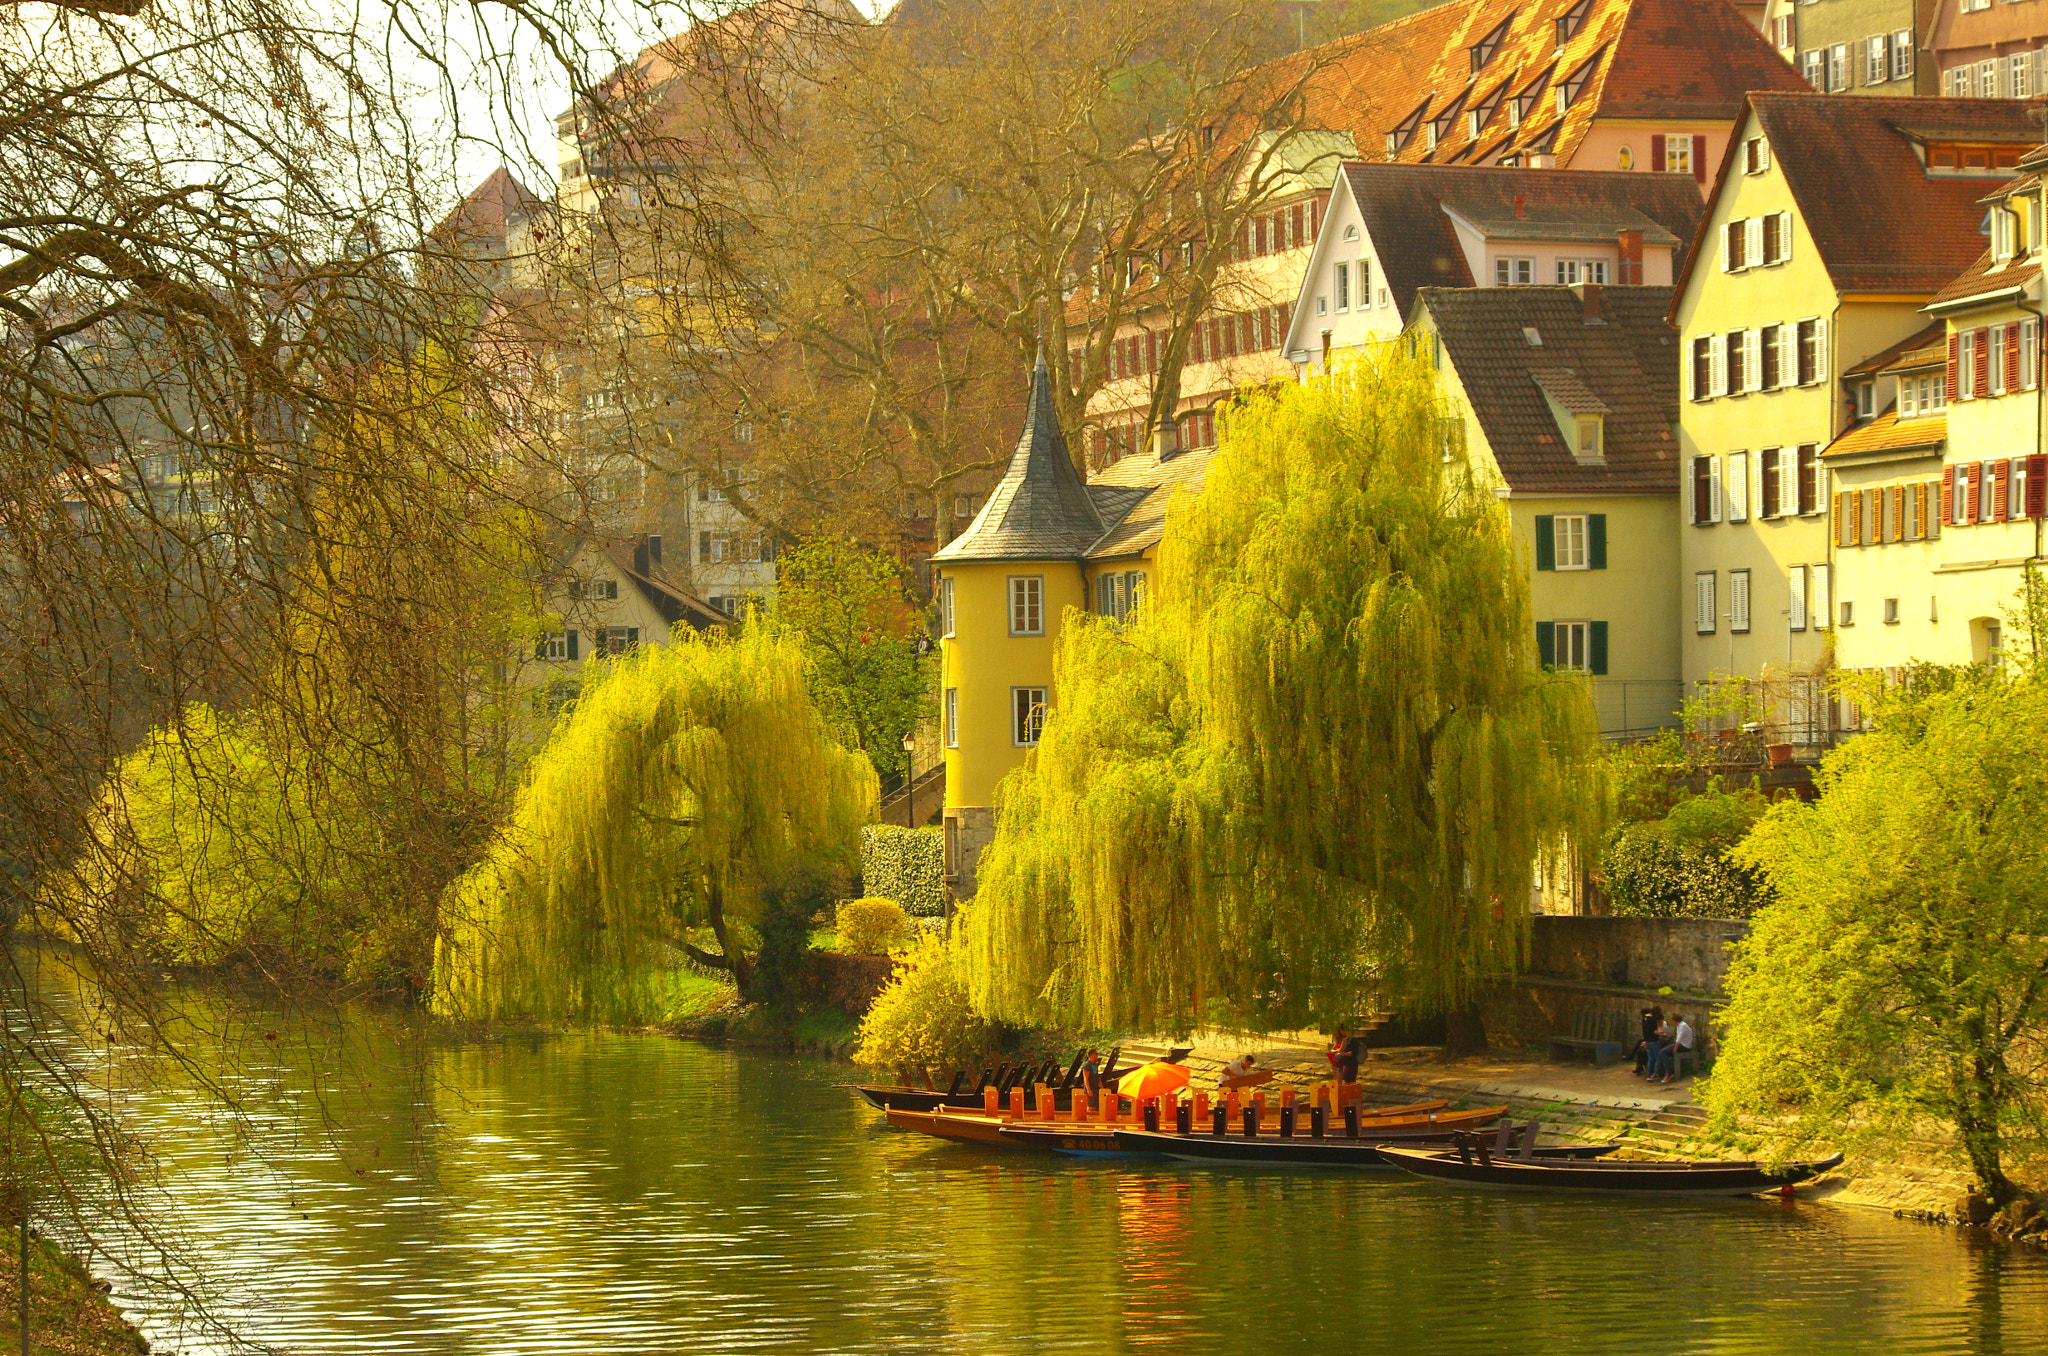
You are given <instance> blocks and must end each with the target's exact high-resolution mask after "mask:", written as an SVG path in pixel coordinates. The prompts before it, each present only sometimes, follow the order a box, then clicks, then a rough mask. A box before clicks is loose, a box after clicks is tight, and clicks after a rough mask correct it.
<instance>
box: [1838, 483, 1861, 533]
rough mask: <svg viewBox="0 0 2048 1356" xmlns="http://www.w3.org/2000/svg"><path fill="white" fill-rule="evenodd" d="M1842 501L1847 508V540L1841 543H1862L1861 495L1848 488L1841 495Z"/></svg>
mask: <svg viewBox="0 0 2048 1356" xmlns="http://www.w3.org/2000/svg"><path fill="white" fill-rule="evenodd" d="M1842 502H1843V504H1844V505H1845V506H1846V507H1847V508H1848V510H1849V514H1848V517H1849V531H1848V533H1847V537H1848V540H1846V541H1844V542H1843V543H1842V544H1843V545H1844V546H1861V545H1862V544H1863V496H1862V495H1861V494H1859V493H1858V492H1857V491H1855V490H1850V491H1848V492H1847V493H1846V494H1844V495H1843V496H1842Z"/></svg>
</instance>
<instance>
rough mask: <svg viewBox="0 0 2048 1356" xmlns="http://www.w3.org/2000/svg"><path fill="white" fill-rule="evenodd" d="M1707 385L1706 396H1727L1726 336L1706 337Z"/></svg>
mask: <svg viewBox="0 0 2048 1356" xmlns="http://www.w3.org/2000/svg"><path fill="white" fill-rule="evenodd" d="M1707 359H1708V361H1707V367H1708V369H1709V370H1708V373H1707V383H1708V394H1710V395H1717V396H1719V395H1727V394H1728V336H1727V335H1725V334H1714V335H1709V336H1708V337H1707Z"/></svg>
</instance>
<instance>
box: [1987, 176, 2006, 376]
mask: <svg viewBox="0 0 2048 1356" xmlns="http://www.w3.org/2000/svg"><path fill="white" fill-rule="evenodd" d="M1992 215H1993V216H1995V217H2003V216H2005V215H2006V214H2005V213H2003V212H1994V213H1993V214H1992ZM2005 335H2006V327H2005V326H2003V325H1993V326H1992V327H1991V345H1990V347H1991V394H1993V395H2004V394H2005Z"/></svg>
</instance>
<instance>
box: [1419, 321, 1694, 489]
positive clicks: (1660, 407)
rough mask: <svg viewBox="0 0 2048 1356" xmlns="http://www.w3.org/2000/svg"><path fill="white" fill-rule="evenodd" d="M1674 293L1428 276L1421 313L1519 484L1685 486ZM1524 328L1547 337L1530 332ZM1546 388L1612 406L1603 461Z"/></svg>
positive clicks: (1497, 455) (1506, 473) (1510, 480)
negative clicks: (1588, 453)
mask: <svg viewBox="0 0 2048 1356" xmlns="http://www.w3.org/2000/svg"><path fill="white" fill-rule="evenodd" d="M1595 290H1597V292H1598V294H1599V301H1600V305H1599V307H1598V309H1597V311H1595V312H1594V314H1595V315H1597V317H1598V321H1597V323H1590V324H1589V323H1588V311H1589V309H1591V308H1589V307H1588V306H1587V305H1586V303H1585V300H1584V297H1583V294H1584V293H1585V292H1587V291H1595ZM1670 304H1671V289H1670V288H1668V287H1607V288H1599V289H1590V288H1585V289H1582V288H1572V287H1480V288H1463V289H1452V288H1436V287H1426V288H1424V289H1422V291H1421V292H1420V293H1419V294H1417V299H1416V318H1417V319H1418V320H1419V319H1420V318H1421V316H1422V314H1423V313H1424V312H1426V313H1427V315H1428V318H1429V320H1430V323H1431V324H1432V325H1433V326H1434V328H1435V330H1436V332H1437V334H1438V335H1439V336H1441V338H1442V340H1443V345H1444V359H1445V361H1446V362H1447V363H1449V364H1450V365H1451V367H1452V368H1453V369H1454V370H1455V371H1456V372H1457V374H1458V380H1459V382H1460V384H1461V385H1462V386H1463V387H1464V391H1465V396H1466V398H1467V399H1468V400H1469V401H1470V402H1471V405H1472V417H1473V418H1474V419H1476V420H1477V421H1478V423H1479V427H1480V430H1481V431H1482V432H1483V433H1484V434H1485V435H1486V441H1487V445H1488V446H1489V447H1490V448H1491V449H1492V451H1493V457H1494V461H1495V463H1496V464H1497V465H1498V466H1499V467H1500V472H1501V476H1502V477H1503V478H1504V479H1505V480H1506V481H1507V485H1508V488H1509V490H1510V491H1513V492H1515V493H1520V494H1676V493H1677V492H1678V440H1677V437H1676V435H1675V434H1674V432H1673V429H1674V428H1675V427H1676V425H1677V423H1678V366H1679V364H1678V345H1677V339H1676V337H1675V336H1674V335H1673V333H1672V331H1671V329H1670V327H1669V326H1668V325H1666V324H1665V321H1664V312H1665V308H1666V307H1668V306H1669V305H1670ZM1525 329H1526V330H1533V331H1535V333H1536V335H1537V336H1538V337H1539V338H1540V339H1541V340H1542V343H1541V344H1540V345H1538V344H1531V343H1530V342H1529V341H1528V339H1527V337H1526V336H1525V335H1524V333H1523V331H1524V330H1525ZM1546 389H1550V390H1551V391H1553V393H1554V392H1555V391H1557V390H1560V389H1562V390H1564V391H1566V392H1567V394H1569V395H1570V396H1571V399H1572V401H1574V402H1577V403H1580V404H1585V403H1587V402H1588V401H1591V402H1595V403H1597V404H1598V405H1600V406H1601V407H1603V408H1604V411H1605V413H1604V415H1603V419H1602V425H1603V428H1602V442H1603V445H1604V450H1605V453H1606V457H1605V463H1604V464H1598V463H1595V464H1585V463H1581V462H1579V461H1578V460H1577V459H1576V458H1574V456H1573V455H1572V448H1571V446H1570V445H1569V444H1568V443H1567V442H1566V441H1565V438H1564V434H1563V431H1562V430H1561V429H1560V428H1559V426H1558V421H1557V419H1556V418H1555V417H1554V416H1553V415H1552V414H1551V411H1550V407H1549V404H1548V402H1547V401H1546V400H1545V399H1544V393H1545V390H1546ZM1560 403H1565V402H1562V401H1561V402H1560ZM1566 407H1567V408H1568V409H1570V408H1572V406H1571V405H1570V404H1567V405H1566ZM1585 412H1587V413H1598V412H1599V411H1596V410H1591V409H1588V410H1586V411H1585Z"/></svg>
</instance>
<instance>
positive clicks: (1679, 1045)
mask: <svg viewBox="0 0 2048 1356" xmlns="http://www.w3.org/2000/svg"><path fill="white" fill-rule="evenodd" d="M1671 1020H1672V1021H1674V1022H1676V1023H1678V1026H1677V1028H1676V1029H1675V1030H1674V1031H1673V1032H1672V1033H1671V1044H1670V1045H1669V1046H1667V1047H1666V1048H1665V1051H1664V1081H1665V1082H1666V1083H1669V1082H1670V1081H1671V1080H1672V1078H1673V1077H1674V1076H1675V1075H1674V1074H1673V1073H1672V1069H1673V1067H1674V1061H1673V1059H1672V1056H1673V1055H1675V1054H1677V1053H1678V1052H1679V1051H1680V1050H1690V1049H1692V1046H1693V1041H1694V1040H1695V1039H1696V1037H1695V1036H1694V1035H1693V1029H1692V1023H1690V1022H1688V1021H1686V1020H1685V1018H1683V1017H1681V1016H1679V1015H1678V1014H1677V1013H1675V1012H1674V1013H1672V1014H1671Z"/></svg>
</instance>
